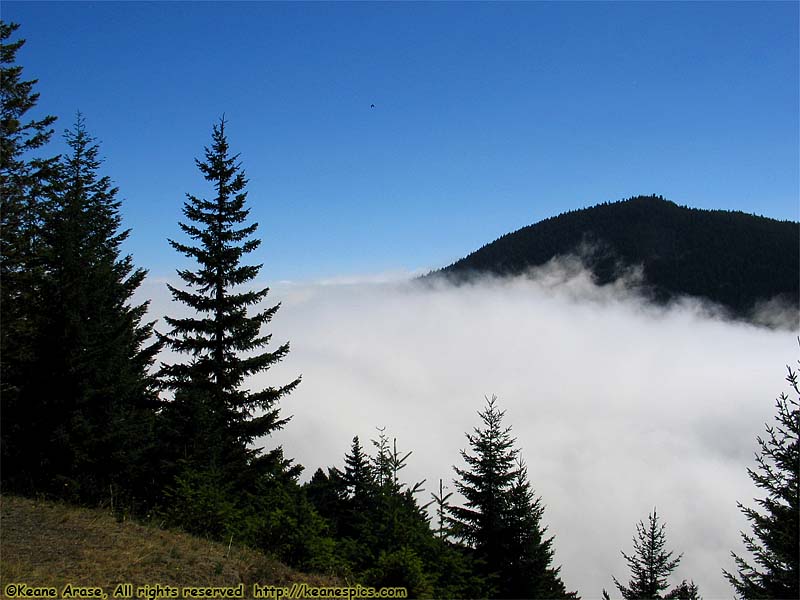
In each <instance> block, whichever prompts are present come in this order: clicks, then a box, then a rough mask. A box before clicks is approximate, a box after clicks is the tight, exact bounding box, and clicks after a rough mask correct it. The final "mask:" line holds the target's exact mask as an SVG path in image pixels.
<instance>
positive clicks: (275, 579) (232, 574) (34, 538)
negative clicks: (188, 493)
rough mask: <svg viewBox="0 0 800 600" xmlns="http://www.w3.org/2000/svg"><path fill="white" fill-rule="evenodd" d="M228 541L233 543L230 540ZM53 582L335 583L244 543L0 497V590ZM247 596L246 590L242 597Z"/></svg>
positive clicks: (111, 585) (100, 512)
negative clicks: (9, 584) (304, 571)
mask: <svg viewBox="0 0 800 600" xmlns="http://www.w3.org/2000/svg"><path fill="white" fill-rule="evenodd" d="M234 541H235V540H234ZM13 582H24V583H27V584H29V585H31V586H55V587H57V588H59V589H61V588H62V586H64V585H65V584H67V583H72V584H75V585H84V586H103V587H104V588H105V590H106V592H107V593H108V594H109V597H111V591H112V590H113V588H114V586H116V584H118V583H121V582H126V583H131V584H133V585H134V589H135V586H143V585H154V584H156V583H160V584H162V585H171V586H235V585H237V584H239V583H244V584H245V590H247V589H248V586H249V585H251V584H253V583H258V584H262V585H281V586H291V584H292V583H295V582H297V583H300V582H306V583H308V584H309V585H314V586H330V585H342V584H341V583H337V582H336V581H333V580H332V579H329V578H325V577H321V576H316V575H308V574H303V573H298V572H297V571H294V570H292V569H290V568H289V567H286V566H285V565H283V564H281V563H279V562H277V561H275V560H273V559H271V558H269V557H267V556H265V555H264V554H262V553H260V552H257V551H255V550H251V549H249V548H240V547H238V546H236V545H235V544H233V545H232V546H231V547H230V549H229V548H228V545H227V544H220V543H216V542H210V541H208V540H204V539H201V538H197V537H194V536H191V535H188V534H186V533H181V532H177V531H165V530H162V529H159V528H158V527H157V526H156V525H153V526H148V525H142V524H139V523H135V522H131V521H122V522H119V521H118V520H117V519H116V518H115V517H114V516H113V515H112V514H111V513H110V512H109V511H103V510H90V509H85V508H76V507H73V506H68V505H64V504H57V503H52V502H42V501H36V500H30V499H26V498H19V497H13V496H3V497H2V498H0V594H2V597H6V596H5V593H4V591H3V590H4V589H5V586H6V585H7V584H8V583H13ZM246 595H247V596H249V594H246Z"/></svg>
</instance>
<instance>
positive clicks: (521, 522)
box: [450, 396, 574, 598]
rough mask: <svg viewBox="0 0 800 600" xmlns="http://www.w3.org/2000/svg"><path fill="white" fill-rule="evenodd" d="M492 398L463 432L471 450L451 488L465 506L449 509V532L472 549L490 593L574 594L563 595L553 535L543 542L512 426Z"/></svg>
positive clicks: (538, 513)
mask: <svg viewBox="0 0 800 600" xmlns="http://www.w3.org/2000/svg"><path fill="white" fill-rule="evenodd" d="M496 402H497V398H496V397H494V396H492V398H491V399H487V406H486V408H485V409H484V410H483V411H482V412H479V413H478V414H479V416H480V418H481V420H482V421H483V427H482V428H478V427H476V428H475V429H474V431H473V433H468V434H467V440H468V442H469V444H470V446H471V449H472V452H473V454H470V453H468V452H467V451H464V450H462V452H461V456H462V458H463V459H464V462H466V464H467V467H468V468H467V469H460V468H457V467H455V471H456V473H457V474H458V476H459V478H460V479H459V480H457V481H456V482H455V485H456V489H457V490H458V491H459V492H460V493H461V494H462V495H463V496H464V499H465V505H464V506H452V507H450V523H451V531H452V533H453V535H454V537H456V538H457V539H460V540H461V541H462V542H464V543H466V544H467V545H468V546H469V547H471V548H473V549H474V552H475V555H476V559H477V561H478V564H482V565H483V576H484V577H485V579H486V581H487V583H488V584H489V586H490V589H489V594H490V596H495V597H500V598H515V597H519V594H524V595H525V596H526V597H531V598H536V597H543V598H544V597H546V598H553V597H558V596H561V597H565V596H566V597H574V595H573V594H567V592H566V590H565V588H564V586H563V583H562V582H561V580H560V579H559V578H558V569H557V568H556V569H553V568H552V567H551V566H550V563H551V562H552V559H553V555H552V549H551V545H552V538H550V539H548V540H544V537H543V534H544V530H543V529H541V526H540V519H541V515H542V507H541V504H540V502H539V500H538V499H536V500H534V498H533V494H532V493H531V491H530V488H529V484H528V482H527V476H526V472H525V470H524V468H523V467H521V466H520V463H519V462H518V456H519V450H517V449H516V448H515V447H514V443H515V440H514V439H513V438H512V437H511V428H510V427H503V424H502V420H503V416H504V414H505V412H504V411H501V410H500V409H499V408H498V406H497V403H496Z"/></svg>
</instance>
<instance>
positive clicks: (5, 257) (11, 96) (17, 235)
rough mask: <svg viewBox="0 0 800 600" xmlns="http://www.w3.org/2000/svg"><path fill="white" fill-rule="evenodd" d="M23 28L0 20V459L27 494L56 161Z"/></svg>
mask: <svg viewBox="0 0 800 600" xmlns="http://www.w3.org/2000/svg"><path fill="white" fill-rule="evenodd" d="M18 28H19V25H17V24H15V23H6V22H5V21H0V311H1V312H2V327H1V328H0V402H1V403H2V406H1V408H0V410H1V411H2V414H3V427H2V434H0V449H1V451H0V454H1V456H2V462H3V467H4V468H3V470H2V480H3V485H4V487H5V488H6V489H9V488H10V489H15V490H16V491H18V492H27V493H30V492H32V491H33V485H34V483H33V478H34V477H35V472H36V466H35V463H34V462H33V461H30V460H29V457H30V456H31V452H32V451H35V447H36V444H37V443H38V442H39V440H36V439H33V438H32V437H31V436H30V435H29V433H30V428H31V426H32V425H33V424H34V423H35V422H36V421H37V418H38V416H39V415H38V410H39V407H37V406H34V405H33V404H32V403H31V402H30V401H29V400H25V399H24V395H25V389H26V387H27V385H28V383H29V382H30V381H31V380H32V379H33V378H34V377H36V373H35V370H34V366H33V365H34V363H35V355H34V347H33V346H34V342H33V339H34V337H35V335H36V331H37V328H38V327H39V322H38V316H39V314H40V311H41V310H43V309H44V308H43V307H42V304H41V302H40V283H41V278H42V265H41V252H42V249H41V244H40V240H39V234H40V232H41V220H42V217H43V215H44V206H45V203H44V201H43V196H44V193H45V191H46V190H47V188H48V187H49V182H50V178H51V176H52V171H53V169H54V167H55V163H56V160H57V157H51V158H41V157H37V156H36V155H35V154H36V151H38V150H40V149H41V148H43V147H44V146H45V144H47V142H48V141H49V140H50V137H51V136H52V134H53V130H52V129H51V128H50V126H51V125H52V124H53V123H54V122H55V120H56V118H55V117H54V116H45V117H43V118H41V119H33V118H30V117H29V116H28V112H29V111H30V110H31V109H33V108H34V107H35V106H36V104H37V102H38V100H39V94H38V93H35V92H34V91H33V88H34V86H35V85H36V83H37V81H36V80H35V79H33V80H27V81H26V80H23V79H22V67H21V66H19V65H17V64H15V62H16V54H17V51H18V50H19V49H20V48H21V47H22V45H23V44H24V43H25V40H22V39H19V40H17V41H13V42H12V41H9V40H10V38H11V36H12V34H13V33H14V32H15V31H16V30H17V29H18Z"/></svg>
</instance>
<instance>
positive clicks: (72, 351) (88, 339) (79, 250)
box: [27, 115, 159, 502]
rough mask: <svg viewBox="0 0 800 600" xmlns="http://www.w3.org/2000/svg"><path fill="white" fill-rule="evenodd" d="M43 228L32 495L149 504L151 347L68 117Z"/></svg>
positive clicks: (134, 279)
mask: <svg viewBox="0 0 800 600" xmlns="http://www.w3.org/2000/svg"><path fill="white" fill-rule="evenodd" d="M65 140H66V143H67V146H68V147H69V149H70V151H69V153H68V154H66V155H65V156H64V157H63V158H62V160H61V161H60V164H59V168H58V174H57V178H56V185H55V186H54V189H53V193H52V196H51V199H50V202H51V208H50V210H49V211H48V213H47V216H46V217H45V219H44V227H43V233H42V242H43V246H44V259H43V263H44V271H45V274H46V276H45V277H44V279H43V281H42V286H41V297H42V301H43V303H44V304H45V305H46V306H48V307H49V309H48V311H47V313H46V315H44V316H42V317H41V322H42V324H41V328H40V330H39V332H38V333H39V335H38V336H37V339H36V355H37V377H36V378H35V379H34V380H33V381H32V382H30V384H29V385H28V397H27V400H28V402H30V403H31V404H32V405H35V406H37V407H38V411H39V412H40V416H39V419H38V421H37V423H38V425H39V426H40V427H39V429H38V431H36V433H37V437H38V439H39V441H38V445H39V451H40V455H39V459H40V460H39V477H40V478H41V479H42V481H41V482H40V487H44V486H46V485H47V484H48V483H50V484H54V485H55V487H54V488H51V489H50V491H51V492H53V493H56V494H58V495H62V496H67V497H69V498H71V499H74V500H80V501H84V502H95V501H97V500H99V499H101V498H102V499H106V498H108V497H109V495H110V496H111V497H112V498H113V497H115V496H119V495H122V496H124V497H125V498H126V500H127V501H132V500H133V498H134V497H136V498H138V499H140V500H145V501H146V498H145V497H146V496H148V494H149V493H150V492H149V491H146V490H145V489H143V488H146V487H148V481H149V476H148V471H149V470H150V468H149V465H148V464H147V460H146V458H145V456H144V454H143V453H144V452H145V451H147V450H148V449H149V448H150V447H151V442H152V434H151V432H152V427H153V423H154V417H155V409H156V385H155V384H156V382H155V378H154V377H153V376H152V375H150V374H149V369H150V366H151V365H152V363H153V360H154V358H155V355H156V353H157V352H158V350H159V344H158V343H153V342H149V340H150V338H151V336H152V328H153V326H152V323H144V322H143V321H142V320H143V318H144V316H145V314H146V312H147V303H143V304H139V305H132V304H131V301H132V298H133V295H134V293H135V292H136V290H137V289H138V288H139V286H140V285H141V283H142V281H143V280H144V277H145V275H146V271H144V269H141V268H136V267H134V265H133V259H132V257H131V256H130V255H123V254H122V250H121V245H122V243H123V242H124V241H125V239H126V238H127V237H128V235H129V230H123V229H122V228H121V227H122V223H121V217H120V215H119V209H120V205H121V203H120V201H119V200H118V199H117V193H118V189H117V188H116V187H114V186H113V185H112V183H111V180H110V178H109V177H108V176H101V175H100V167H101V164H102V162H101V160H100V158H99V146H98V145H97V143H96V142H95V140H94V138H92V137H91V136H90V135H89V133H88V132H87V130H86V126H85V122H84V120H83V118H82V117H81V116H80V115H78V118H77V120H76V123H75V125H74V127H73V129H71V130H69V131H67V132H65Z"/></svg>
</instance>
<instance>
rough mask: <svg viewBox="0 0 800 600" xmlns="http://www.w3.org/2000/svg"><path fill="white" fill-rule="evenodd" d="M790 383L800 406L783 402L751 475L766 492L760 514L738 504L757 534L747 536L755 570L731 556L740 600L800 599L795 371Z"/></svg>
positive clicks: (799, 429)
mask: <svg viewBox="0 0 800 600" xmlns="http://www.w3.org/2000/svg"><path fill="white" fill-rule="evenodd" d="M786 381H788V382H789V385H790V387H791V388H792V391H793V393H794V395H795V397H797V398H798V400H795V399H794V398H790V397H789V396H788V395H787V394H786V393H781V395H780V396H779V397H778V399H777V400H776V403H775V405H776V409H777V415H776V417H775V420H776V421H777V425H774V426H767V428H766V430H767V438H766V439H764V438H761V437H758V438H757V440H758V445H759V447H760V452H759V454H758V455H756V469H755V470H754V469H749V468H748V469H747V472H748V474H749V475H750V478H751V479H752V480H753V482H754V483H755V484H756V486H757V487H759V488H761V489H762V490H764V491H765V492H766V496H765V497H764V498H757V499H756V500H755V502H756V504H757V505H758V506H759V507H760V509H761V510H759V509H757V508H749V507H745V506H744V505H742V504H741V503H739V509H740V510H741V511H742V512H743V513H744V515H745V516H746V517H747V520H748V521H749V522H750V524H751V527H752V529H753V534H752V535H750V534H747V533H744V532H742V534H741V535H742V540H743V541H744V545H745V548H746V549H747V551H748V552H749V553H750V554H751V555H752V556H753V560H754V561H755V563H756V564H755V566H753V565H751V564H750V563H749V562H748V561H747V560H746V559H745V558H743V557H740V556H738V555H737V554H735V553H733V552H732V553H731V554H732V555H733V558H734V560H735V561H736V568H737V571H738V572H737V573H736V574H732V573H729V572H727V571H723V572H724V574H725V577H726V578H727V579H728V581H729V582H730V583H731V585H732V586H733V588H734V590H735V591H736V594H737V595H738V596H739V597H741V598H776V599H783V598H798V597H800V539H799V534H798V530H800V484H799V483H798V471H800V447H799V446H798V439H799V438H800V390H798V380H797V373H796V372H795V371H793V370H792V369H791V368H789V374H788V375H787V377H786Z"/></svg>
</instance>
